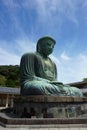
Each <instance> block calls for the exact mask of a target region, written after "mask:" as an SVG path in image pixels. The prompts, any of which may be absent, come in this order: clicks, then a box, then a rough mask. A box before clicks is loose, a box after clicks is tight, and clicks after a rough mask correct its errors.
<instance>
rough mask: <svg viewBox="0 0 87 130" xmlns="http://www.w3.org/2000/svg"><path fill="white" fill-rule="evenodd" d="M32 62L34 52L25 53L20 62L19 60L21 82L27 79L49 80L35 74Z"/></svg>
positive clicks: (33, 60)
mask: <svg viewBox="0 0 87 130" xmlns="http://www.w3.org/2000/svg"><path fill="white" fill-rule="evenodd" d="M34 62H35V54H30V53H27V54H25V55H23V56H22V58H21V62H20V75H21V82H25V81H27V80H28V81H32V80H36V81H45V82H49V80H47V79H44V78H41V77H38V76H36V75H35V70H34V69H35V68H34Z"/></svg>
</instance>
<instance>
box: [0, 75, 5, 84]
mask: <svg viewBox="0 0 87 130" xmlns="http://www.w3.org/2000/svg"><path fill="white" fill-rule="evenodd" d="M0 85H1V86H5V85H6V78H5V76H3V75H0Z"/></svg>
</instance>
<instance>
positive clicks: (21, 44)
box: [15, 37, 36, 54]
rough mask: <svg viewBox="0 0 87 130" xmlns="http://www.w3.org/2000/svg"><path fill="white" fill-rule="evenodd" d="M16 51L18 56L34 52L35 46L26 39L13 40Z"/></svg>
mask: <svg viewBox="0 0 87 130" xmlns="http://www.w3.org/2000/svg"><path fill="white" fill-rule="evenodd" d="M15 43H16V49H17V50H18V51H19V53H20V54H23V53H26V52H34V51H35V50H36V49H35V48H36V45H35V43H34V42H33V41H31V40H29V39H28V38H27V37H25V38H22V39H17V40H15Z"/></svg>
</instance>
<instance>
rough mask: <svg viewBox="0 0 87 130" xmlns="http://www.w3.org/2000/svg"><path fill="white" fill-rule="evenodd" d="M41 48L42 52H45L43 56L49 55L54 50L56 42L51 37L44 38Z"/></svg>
mask: <svg viewBox="0 0 87 130" xmlns="http://www.w3.org/2000/svg"><path fill="white" fill-rule="evenodd" d="M40 48H41V50H40V52H41V53H42V54H43V56H48V55H50V54H51V53H52V52H53V48H54V43H53V41H52V40H50V39H47V40H44V41H42V43H41V46H40Z"/></svg>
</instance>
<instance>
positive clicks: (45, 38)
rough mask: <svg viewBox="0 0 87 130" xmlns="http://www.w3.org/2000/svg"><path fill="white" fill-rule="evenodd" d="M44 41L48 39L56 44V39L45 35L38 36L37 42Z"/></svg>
mask: <svg viewBox="0 0 87 130" xmlns="http://www.w3.org/2000/svg"><path fill="white" fill-rule="evenodd" d="M45 41H50V42H51V43H53V44H56V41H55V40H54V39H53V38H52V37H50V36H45V37H42V38H40V39H39V40H38V42H37V44H40V43H42V42H45Z"/></svg>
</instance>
